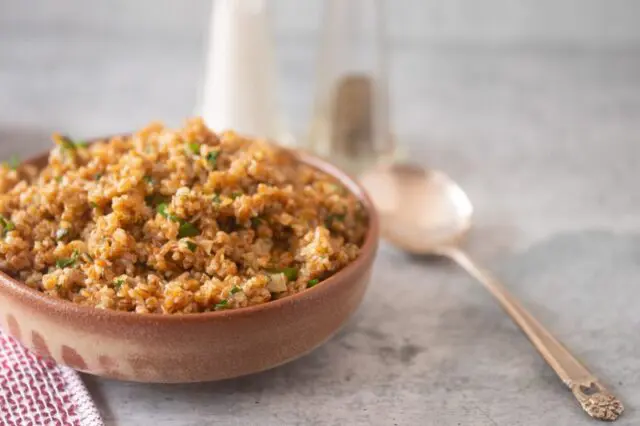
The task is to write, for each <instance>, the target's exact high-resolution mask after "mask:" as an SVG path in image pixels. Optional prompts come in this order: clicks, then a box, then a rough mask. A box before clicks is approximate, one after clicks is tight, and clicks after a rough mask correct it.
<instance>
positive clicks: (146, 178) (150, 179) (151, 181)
mask: <svg viewBox="0 0 640 426" xmlns="http://www.w3.org/2000/svg"><path fill="white" fill-rule="evenodd" d="M142 179H144V181H145V182H146V183H148V184H149V185H153V178H152V177H151V176H145V177H143V178H142Z"/></svg>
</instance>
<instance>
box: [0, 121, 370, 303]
mask: <svg viewBox="0 0 640 426" xmlns="http://www.w3.org/2000/svg"><path fill="white" fill-rule="evenodd" d="M53 139H54V141H55V142H56V146H55V147H54V148H53V149H52V150H51V152H50V154H49V158H48V163H47V164H46V166H45V167H44V168H42V169H40V170H38V169H36V168H35V167H34V166H30V165H22V166H17V167H11V166H10V165H5V166H3V167H0V232H1V238H0V269H1V270H2V271H4V272H6V273H7V274H9V275H11V276H12V277H14V278H16V279H18V280H20V281H21V282H23V283H25V285H28V286H30V287H32V288H34V289H37V290H39V291H41V292H43V293H46V294H48V295H50V296H53V297H57V298H61V299H67V300H70V301H72V302H74V303H77V304H81V305H88V306H93V307H96V308H100V309H112V310H118V311H131V312H137V313H159V314H177V313H198V312H208V311H217V310H227V309H236V308H242V307H246V306H251V305H259V304H263V303H267V302H269V301H271V300H274V299H279V298H282V297H286V296H289V295H292V294H295V293H298V292H301V291H304V290H305V289H308V288H310V287H313V286H315V285H318V284H319V283H321V281H322V280H324V279H326V278H328V277H329V276H331V275H333V274H335V273H336V272H338V271H339V270H341V269H342V268H344V267H345V266H346V265H348V264H349V263H351V262H353V261H354V260H355V259H356V258H357V257H358V255H359V251H360V247H361V245H362V242H363V240H364V237H365V234H366V232H367V227H368V217H367V213H366V211H365V209H364V207H363V206H362V203H361V202H360V201H359V200H358V198H357V197H356V196H355V195H353V194H352V193H350V192H349V191H348V190H347V188H346V187H345V186H343V185H342V184H341V183H340V182H339V181H338V180H336V179H335V178H333V177H331V176H330V175H328V174H326V173H324V172H322V171H320V170H317V169H315V168H313V167H311V166H310V165H307V164H304V163H302V162H300V161H299V160H298V159H297V157H296V155H295V154H294V153H292V152H290V151H288V150H285V149H282V148H279V147H277V146H275V145H272V144H270V143H268V142H266V141H263V140H257V139H250V138H246V137H242V136H239V135H237V134H236V133H234V132H224V133H220V134H217V133H215V132H213V131H211V130H210V129H208V128H207V127H206V126H205V125H204V123H203V122H202V120H200V119H191V120H189V121H188V122H187V123H186V125H185V127H184V128H182V129H179V130H171V129H168V128H166V127H164V126H163V125H161V124H151V125H149V126H147V127H146V128H144V129H142V130H140V131H138V132H136V133H133V134H131V135H128V136H116V137H112V138H109V139H106V140H102V141H96V142H95V143H93V144H90V145H88V144H84V143H81V142H76V141H73V140H71V139H69V138H67V137H64V136H60V135H54V138H53Z"/></svg>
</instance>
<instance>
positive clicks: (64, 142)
mask: <svg viewBox="0 0 640 426" xmlns="http://www.w3.org/2000/svg"><path fill="white" fill-rule="evenodd" d="M57 140H58V143H59V144H60V146H61V147H62V148H63V149H66V150H67V151H75V150H76V149H78V148H86V147H87V146H88V145H89V144H88V143H87V142H85V141H83V140H79V141H76V142H74V141H73V139H71V138H69V137H67V136H59V137H58V138H57Z"/></svg>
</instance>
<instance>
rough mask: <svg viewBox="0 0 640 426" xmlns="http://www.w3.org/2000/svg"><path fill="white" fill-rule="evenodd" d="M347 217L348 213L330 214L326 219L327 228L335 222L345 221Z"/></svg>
mask: <svg viewBox="0 0 640 426" xmlns="http://www.w3.org/2000/svg"><path fill="white" fill-rule="evenodd" d="M346 217H347V215H346V214H330V215H329V216H327V218H326V219H325V221H324V226H325V228H331V226H332V225H333V223H334V222H336V221H338V222H344V219H345V218H346Z"/></svg>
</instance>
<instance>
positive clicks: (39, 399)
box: [0, 331, 104, 426]
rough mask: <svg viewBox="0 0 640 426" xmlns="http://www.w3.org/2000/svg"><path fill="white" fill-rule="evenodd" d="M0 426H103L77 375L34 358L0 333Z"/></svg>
mask: <svg viewBox="0 0 640 426" xmlns="http://www.w3.org/2000/svg"><path fill="white" fill-rule="evenodd" d="M0 425H2V426H5V425H6V426H31V425H33V426H49V425H60V426H67V425H73V426H103V425H104V423H103V422H102V419H101V418H100V414H99V413H98V410H97V409H96V407H95V405H94V404H93V401H92V400H91V397H90V396H89V393H88V392H87V389H86V388H85V386H84V384H83V383H82V380H81V379H80V377H79V376H78V373H76V372H75V371H74V370H72V369H70V368H68V367H63V366H60V365H57V364H56V363H55V362H54V361H53V360H51V359H49V358H43V357H40V356H38V355H35V354H34V353H32V352H30V351H29V350H27V349H26V348H24V347H23V346H22V345H20V343H18V342H17V341H16V340H14V339H13V338H11V337H9V336H8V335H7V334H4V333H3V332H2V331H0Z"/></svg>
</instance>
